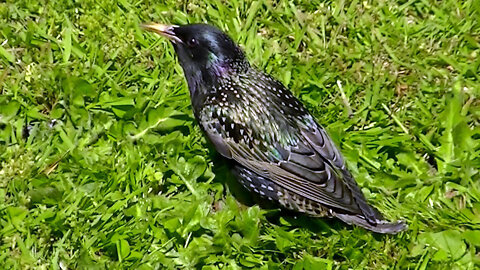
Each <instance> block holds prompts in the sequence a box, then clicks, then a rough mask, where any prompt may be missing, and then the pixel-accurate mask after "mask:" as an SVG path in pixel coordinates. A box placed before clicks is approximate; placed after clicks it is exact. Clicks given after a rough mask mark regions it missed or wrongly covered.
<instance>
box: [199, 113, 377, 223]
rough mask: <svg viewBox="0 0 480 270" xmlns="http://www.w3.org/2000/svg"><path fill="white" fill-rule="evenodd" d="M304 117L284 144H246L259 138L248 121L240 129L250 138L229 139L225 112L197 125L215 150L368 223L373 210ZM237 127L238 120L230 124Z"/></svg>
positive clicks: (318, 129)
mask: <svg viewBox="0 0 480 270" xmlns="http://www.w3.org/2000/svg"><path fill="white" fill-rule="evenodd" d="M307 116H308V117H309V118H310V119H311V123H309V124H307V125H305V124H301V125H300V124H299V125H298V126H297V127H295V130H297V132H296V140H294V142H293V141H292V140H290V143H285V141H284V142H283V143H279V142H269V143H266V144H263V143H252V142H253V141H254V138H261V137H262V136H261V134H257V133H258V132H259V131H258V130H257V129H253V128H249V125H244V126H242V128H243V129H245V130H246V131H244V132H245V134H247V135H248V136H249V137H250V140H248V139H247V140H243V139H237V140H235V139H233V136H232V134H231V133H234V132H235V131H234V130H226V129H225V128H226V127H229V126H230V125H231V123H234V122H235V120H234V119H232V118H231V117H230V116H229V114H228V113H226V114H224V115H222V116H221V117H218V118H210V119H209V120H208V121H201V123H202V126H203V129H204V130H205V132H206V134H207V136H208V137H209V138H210V140H211V142H212V143H213V144H214V145H215V147H216V149H217V150H218V151H219V153H220V154H222V155H223V156H225V157H227V158H230V159H233V160H235V161H236V162H238V163H240V164H241V165H243V166H245V167H246V168H248V169H250V170H252V171H254V172H255V173H257V174H259V175H261V176H263V177H266V178H268V179H270V180H271V181H273V182H274V183H276V184H278V185H279V186H281V187H282V188H284V189H287V190H289V191H291V192H293V193H295V194H298V195H299V196H302V197H305V198H307V199H309V200H312V201H315V202H318V203H320V204H322V205H325V206H327V207H328V208H333V209H336V210H337V211H340V212H341V213H349V214H359V215H364V216H365V217H366V218H367V220H369V221H370V222H372V223H375V221H376V220H379V219H381V215H380V214H379V213H378V211H376V210H375V209H373V208H372V207H370V206H368V204H367V202H366V200H365V198H364V196H363V194H362V192H361V191H360V189H359V188H358V186H357V184H356V183H355V181H354V180H353V178H352V176H351V175H350V173H349V172H348V171H347V170H346V168H345V164H344V161H343V159H342V157H341V155H340V152H339V151H338V149H337V148H336V146H335V145H334V143H333V142H332V140H331V139H330V138H329V137H328V135H327V133H326V132H325V130H324V129H323V128H322V127H321V126H320V125H318V124H317V123H316V122H315V121H314V120H313V118H311V116H309V115H307ZM219 119H221V120H219ZM237 125H240V123H234V125H233V126H234V127H236V126H237ZM227 132H228V134H226V133H227ZM226 135H230V136H226Z"/></svg>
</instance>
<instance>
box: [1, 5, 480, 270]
mask: <svg viewBox="0 0 480 270" xmlns="http://www.w3.org/2000/svg"><path fill="white" fill-rule="evenodd" d="M274 2H275V1H258V2H246V1H244V0H233V1H220V0H211V1H208V2H207V3H205V2H204V1H189V2H188V3H180V2H176V1H172V0H168V1H166V2H165V3H160V2H159V1H149V0H144V1H142V0H140V1H136V2H129V1H127V0H122V1H118V2H117V1H113V0H106V1H92V0H84V1H66V0H59V1H38V2H33V1H26V0H15V1H12V0H8V1H7V2H6V3H0V43H1V46H0V85H1V88H0V93H1V95H0V198H1V199H0V265H1V268H3V269H32V268H33V269H103V268H125V269H152V268H153V269H159V268H170V269H177V268H187V269H191V268H203V269H219V268H226V269H240V268H262V269H267V268H268V269H270V268H271V269H277V268H286V269H347V268H356V269H387V268H388V269H390V268H398V269H404V268H405V269H473V268H478V267H479V265H480V255H478V254H479V252H480V184H479V183H480V172H479V170H480V128H479V126H480V80H479V79H480V75H479V74H480V23H479V21H480V20H479V18H480V2H479V1H475V0H467V1H453V0H445V1H433V0H418V1H417V0H410V1H391V0H383V1H331V2H329V1H327V2H320V1H296V2H297V3H295V4H294V3H293V2H289V1H280V2H279V3H277V4H274ZM150 21H154V22H170V23H175V24H185V23H193V22H208V23H210V24H213V25H217V26H219V27H220V28H222V29H224V30H226V31H228V33H229V34H230V35H231V36H232V37H233V38H234V39H235V40H236V41H238V43H239V44H241V45H242V47H243V48H244V49H245V51H246V54H247V55H248V57H249V59H250V60H251V62H252V63H254V64H255V65H256V66H258V67H259V68H261V69H263V70H265V71H267V72H269V73H271V74H272V75H274V76H275V77H276V78H278V79H279V80H281V81H282V82H283V83H284V84H285V85H287V86H288V87H289V88H290V89H291V90H292V91H293V92H294V93H295V95H296V96H298V97H299V98H300V99H301V100H302V102H303V103H304V104H305V105H306V106H307V107H308V109H309V110H310V111H311V112H312V113H313V114H314V115H315V116H316V117H317V119H318V121H319V122H320V123H322V124H323V125H324V126H325V127H326V128H327V129H328V130H329V132H330V134H331V135H332V136H333V137H334V139H335V140H336V141H337V143H338V145H339V146H340V148H341V149H342V152H343V153H344V155H345V158H346V160H347V163H348V166H349V167H350V168H351V171H352V172H353V174H354V175H355V177H356V179H357V181H358V183H359V184H360V185H361V186H362V189H363V191H364V192H365V194H366V196H367V197H368V200H369V201H370V202H371V203H372V204H374V205H376V206H377V207H378V208H379V209H380V210H381V211H382V212H384V213H385V215H386V216H387V217H388V218H390V219H404V220H406V221H407V222H408V224H409V230H408V231H406V232H404V233H400V234H398V235H393V236H392V235H377V234H374V233H370V232H367V231H365V230H363V229H361V228H357V227H352V226H347V225H344V224H343V223H341V222H338V221H335V220H330V219H313V218H308V217H303V216H299V217H295V216H291V215H284V213H283V212H279V211H278V210H276V209H262V208H260V207H258V206H257V205H255V204H254V203H252V200H251V198H248V195H246V194H243V193H242V191H241V190H238V188H236V187H235V185H229V184H226V183H227V182H229V181H230V182H232V180H231V176H229V175H228V174H227V173H226V172H225V166H224V164H223V163H222V161H221V160H220V159H219V157H218V155H215V154H214V151H212V150H211V149H210V148H208V147H207V146H208V144H207V143H206V141H205V139H204V138H203V136H202V134H201V132H200V130H199V128H198V127H197V125H196V124H195V123H194V119H193V115H192V111H191V107H190V100H189V96H188V90H187V86H186V83H185V81H184V78H183V73H182V71H181V68H180V66H179V65H178V63H177V62H176V58H175V56H174V52H173V49H172V47H171V46H170V44H168V42H167V41H166V40H164V39H161V38H158V37H157V36H155V35H152V34H149V33H148V34H147V33H144V32H142V31H141V30H140V28H139V27H138V25H139V23H142V22H150ZM235 194H238V195H235ZM242 196H243V197H246V198H244V201H246V203H245V205H244V204H240V203H238V202H237V199H239V198H240V197H242Z"/></svg>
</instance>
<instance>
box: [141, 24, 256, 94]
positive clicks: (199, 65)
mask: <svg viewBox="0 0 480 270" xmlns="http://www.w3.org/2000/svg"><path fill="white" fill-rule="evenodd" d="M142 27H143V28H144V29H145V30H148V31H152V32H155V33H158V34H160V35H162V36H164V37H166V38H168V39H169V40H170V41H171V42H172V44H173V46H174V48H175V51H176V53H177V56H178V59H179V61H180V65H181V66H182V68H183V70H184V72H185V76H186V78H187V81H188V83H189V86H190V88H192V86H194V85H192V83H196V84H198V83H203V84H208V83H209V82H212V80H215V78H216V77H220V76H225V75H228V74H229V73H231V72H238V71H241V70H242V69H245V68H246V67H248V61H247V60H246V59H245V55H244V54H243V51H242V50H241V49H240V48H239V47H238V46H237V45H236V44H235V42H233V40H232V39H231V38H230V37H229V36H228V35H227V34H225V33H224V32H222V31H221V30H219V29H218V28H216V27H213V26H210V25H207V24H190V25H184V26H174V25H163V24H144V25H142Z"/></svg>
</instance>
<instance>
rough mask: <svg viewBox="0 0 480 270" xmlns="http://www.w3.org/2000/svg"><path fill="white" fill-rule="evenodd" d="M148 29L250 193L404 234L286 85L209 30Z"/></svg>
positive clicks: (202, 26)
mask: <svg viewBox="0 0 480 270" xmlns="http://www.w3.org/2000/svg"><path fill="white" fill-rule="evenodd" d="M143 28H144V29H146V30H149V31H153V32H156V33H158V34H160V35H162V36H165V37H167V38H168V39H169V40H170V41H171V42H172V44H173V47H174V48H175V52H176V54H177V56H178V59H179V61H180V65H181V66H182V68H183V71H184V73H185V77H186V80H187V83H188V87H189V90H190V98H191V101H192V107H193V112H194V115H195V118H196V119H197V120H198V122H199V124H200V126H201V128H202V130H203V131H204V133H205V134H206V136H207V137H208V139H209V140H210V141H211V143H213V145H214V146H215V148H216V150H217V151H218V152H219V153H220V154H221V155H222V156H224V157H225V158H227V159H230V160H231V161H232V163H233V164H234V165H233V168H234V169H233V171H234V173H235V175H236V176H237V178H238V180H239V181H240V183H241V184H242V185H243V186H244V187H245V188H247V189H248V190H249V191H251V192H255V193H257V194H259V195H260V196H263V197H265V198H267V199H269V200H272V201H274V202H278V203H279V204H280V205H281V206H283V207H285V208H287V209H290V210H294V211H298V212H301V213H306V214H308V215H312V216H330V217H332V216H334V217H337V218H339V219H340V220H342V221H344V222H346V223H348V224H356V225H358V226H361V227H363V228H366V229H368V230H372V231H374V232H378V233H398V232H400V231H402V230H405V229H406V225H405V223H404V222H402V221H399V222H389V221H387V220H385V219H384V218H383V216H382V214H380V212H379V211H378V210H377V209H376V208H374V207H372V206H370V205H368V203H367V201H366V199H365V197H364V195H363V193H362V191H361V190H360V188H359V187H358V185H357V183H356V182H355V180H354V178H353V176H352V174H351V173H350V172H349V171H348V169H347V167H346V165H345V162H344V160H343V157H342V155H341V154H340V151H339V150H338V148H337V147H336V146H335V145H334V143H333V141H332V140H331V139H330V137H329V136H328V134H327V133H326V131H325V129H324V128H323V127H322V126H320V125H319V124H318V123H317V122H316V121H315V119H314V118H313V116H312V115H311V114H310V113H309V112H308V111H307V110H306V109H305V107H304V106H303V105H302V103H300V101H299V100H298V99H297V98H296V97H295V96H293V95H292V93H291V92H290V91H289V90H288V89H286V88H285V86H283V85H282V84H281V83H280V82H279V81H277V80H275V79H274V78H272V77H271V76H269V75H267V74H265V73H263V72H261V71H259V70H258V69H256V68H255V67H253V66H251V65H250V64H249V62H248V60H247V59H246V57H245V54H244V53H243V51H242V50H241V49H240V48H239V47H238V46H237V45H236V44H235V42H234V41H233V40H232V39H231V38H230V37H229V36H228V35H227V34H225V33H224V32H222V31H221V30H219V29H218V28H215V27H213V26H210V25H206V24H192V25H185V26H173V25H162V24H146V25H143Z"/></svg>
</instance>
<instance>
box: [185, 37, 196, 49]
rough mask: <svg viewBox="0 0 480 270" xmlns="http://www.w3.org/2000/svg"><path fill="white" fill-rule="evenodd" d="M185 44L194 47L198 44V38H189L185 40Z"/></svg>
mask: <svg viewBox="0 0 480 270" xmlns="http://www.w3.org/2000/svg"><path fill="white" fill-rule="evenodd" d="M187 45H188V46H189V47H195V46H197V45H198V40H196V39H195V38H191V39H189V40H188V41H187Z"/></svg>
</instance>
